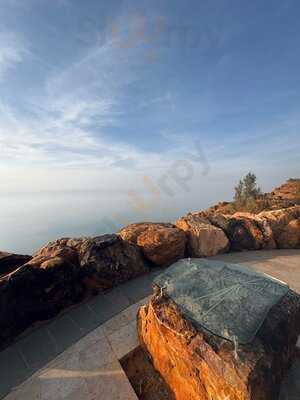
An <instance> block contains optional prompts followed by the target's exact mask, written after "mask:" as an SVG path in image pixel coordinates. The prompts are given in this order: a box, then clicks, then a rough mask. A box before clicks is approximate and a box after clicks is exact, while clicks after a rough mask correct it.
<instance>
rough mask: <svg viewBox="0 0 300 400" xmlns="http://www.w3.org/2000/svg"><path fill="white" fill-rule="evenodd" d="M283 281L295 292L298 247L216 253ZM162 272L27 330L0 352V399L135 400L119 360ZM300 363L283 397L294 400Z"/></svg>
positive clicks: (299, 287) (299, 285) (132, 342)
mask: <svg viewBox="0 0 300 400" xmlns="http://www.w3.org/2000/svg"><path fill="white" fill-rule="evenodd" d="M216 258H217V259H222V260H224V261H228V262H234V263H240V264H244V265H247V266H250V267H253V268H255V269H256V270H259V271H263V272H266V273H268V274H270V275H272V276H274V277H276V278H278V279H281V280H284V281H286V282H287V283H288V284H289V285H290V287H291V288H293V289H294V290H296V291H298V292H299V293H300V251H297V250H277V251H259V252H256V251H254V252H244V253H231V254H226V255H222V256H219V257H216ZM159 272H160V270H154V271H153V272H152V274H150V275H144V276H142V277H139V278H137V279H135V280H133V281H130V282H127V283H126V284H124V285H121V286H119V287H118V288H115V289H113V290H112V291H110V292H109V293H107V294H104V295H99V296H97V297H94V298H92V299H90V300H89V301H87V302H85V303H82V304H80V305H78V306H76V307H74V308H73V309H71V310H68V311H67V312H65V313H64V314H62V315H60V316H59V317H58V318H56V319H54V320H52V321H50V322H48V323H45V324H43V325H42V326H40V327H37V328H35V329H31V330H30V331H28V332H26V333H25V334H24V335H22V337H20V338H19V339H18V341H16V343H15V344H13V345H12V346H10V347H9V348H7V349H5V350H4V351H2V352H1V353H0V399H1V398H4V397H5V396H6V395H7V394H8V393H9V392H10V394H9V395H8V396H6V397H5V400H35V399H38V400H60V399H64V400H68V399H72V400H77V399H78V400H79V399H85V400H96V399H97V400H98V399H100V400H102V399H103V400H133V399H135V400H137V398H136V395H135V394H134V392H133V390H132V388H131V386H130V384H129V382H128V380H127V377H126V375H125V374H124V371H123V370H122V368H121V365H120V363H119V360H120V359H121V358H122V357H123V356H124V355H125V354H127V353H128V352H130V351H131V350H132V349H133V348H135V347H136V346H137V344H138V343H137V337H136V325H135V316H136V311H137V308H138V307H139V306H140V304H141V303H144V302H146V299H145V298H146V297H147V296H149V295H150V293H151V282H152V280H153V278H154V276H155V275H156V274H157V273H159ZM299 398H300V362H295V364H294V365H293V367H292V369H291V371H290V374H289V376H288V377H287V379H286V381H285V383H284V385H283V389H282V394H281V398H280V399H281V400H296V399H297V400H299Z"/></svg>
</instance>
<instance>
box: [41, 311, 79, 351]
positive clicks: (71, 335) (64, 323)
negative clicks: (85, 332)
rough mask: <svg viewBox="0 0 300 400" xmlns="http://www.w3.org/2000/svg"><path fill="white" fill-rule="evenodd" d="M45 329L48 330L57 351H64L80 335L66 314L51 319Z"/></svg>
mask: <svg viewBox="0 0 300 400" xmlns="http://www.w3.org/2000/svg"><path fill="white" fill-rule="evenodd" d="M47 329H48V330H49V332H50V335H51V338H52V339H53V342H54V344H55V350H56V351H57V352H61V351H64V350H65V349H67V348H68V347H69V346H71V345H72V344H73V343H75V342H77V340H79V339H80V338H81V337H82V332H81V330H80V329H79V328H78V326H76V325H75V323H74V321H73V320H72V319H71V318H70V317H69V316H68V314H65V315H63V316H62V317H59V318H57V319H55V320H53V321H52V322H51V323H50V324H49V325H48V326H47Z"/></svg>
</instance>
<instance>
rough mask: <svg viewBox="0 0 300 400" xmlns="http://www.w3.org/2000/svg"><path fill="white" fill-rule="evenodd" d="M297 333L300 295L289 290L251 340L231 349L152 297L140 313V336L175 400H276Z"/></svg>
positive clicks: (158, 297) (163, 300)
mask: <svg viewBox="0 0 300 400" xmlns="http://www.w3.org/2000/svg"><path fill="white" fill-rule="evenodd" d="M299 331H300V296H299V295H297V294H296V293H294V292H292V291H289V292H288V294H287V295H286V296H285V297H283V298H282V300H281V301H280V302H279V303H278V304H277V305H276V306H274V307H273V308H272V309H271V311H270V313H269V315H268V316H267V318H266V320H265V322H264V324H263V326H262V327H261V328H260V330H259V332H258V334H257V336H256V338H255V339H254V341H253V342H252V343H250V344H248V345H243V346H242V345H240V346H238V348H237V349H235V347H234V344H233V343H231V342H229V341H227V340H224V339H221V338H219V337H217V336H214V335H213V334H211V333H209V332H208V331H206V330H204V329H203V330H201V329H199V328H198V329H196V328H195V327H194V326H193V324H192V323H191V322H190V321H189V320H187V319H186V318H185V317H184V316H183V315H182V314H181V313H180V311H179V309H178V308H177V306H176V305H175V303H173V302H172V301H171V300H170V299H169V298H167V297H165V296H164V295H161V293H160V291H159V292H158V291H157V292H155V294H154V296H153V297H152V299H151V300H150V303H149V304H148V305H146V306H143V307H141V308H140V310H139V314H138V335H139V340H140V342H141V344H142V346H143V348H144V349H145V350H146V351H147V352H148V354H149V356H150V358H151V360H152V362H153V365H154V368H155V369H156V370H157V371H159V373H160V374H161V376H162V377H163V379H164V380H165V381H166V383H167V385H168V386H169V388H170V389H171V390H172V392H173V393H174V397H175V399H176V400H187V399H189V400H211V399H216V400H258V399H259V400H275V399H278V395H279V389H280V384H281V381H282V379H283V377H284V375H285V373H286V372H287V369H288V367H289V366H290V364H291V362H292V360H293V357H294V355H295V350H296V346H295V345H296V341H297V336H298V334H299Z"/></svg>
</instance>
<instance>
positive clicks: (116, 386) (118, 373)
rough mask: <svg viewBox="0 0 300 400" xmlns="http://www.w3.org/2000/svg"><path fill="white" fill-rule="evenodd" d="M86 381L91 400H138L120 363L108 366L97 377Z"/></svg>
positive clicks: (88, 378)
mask: <svg viewBox="0 0 300 400" xmlns="http://www.w3.org/2000/svg"><path fill="white" fill-rule="evenodd" d="M85 381H86V384H87V387H88V392H89V397H88V399H89V400H92V399H97V400H138V399H137V396H136V394H135V393H134V390H133V389H132V387H131V385H130V383H129V381H128V379H127V377H126V375H125V373H124V371H123V369H122V367H121V365H120V363H119V362H118V361H114V362H112V363H110V364H106V365H105V366H104V367H102V368H101V370H98V375H97V376H90V377H87V378H85Z"/></svg>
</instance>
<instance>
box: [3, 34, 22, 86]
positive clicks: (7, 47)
mask: <svg viewBox="0 0 300 400" xmlns="http://www.w3.org/2000/svg"><path fill="white" fill-rule="evenodd" d="M26 53H28V49H26V46H25V44H24V42H23V41H22V40H21V39H20V37H18V35H16V34H15V33H13V32H6V31H0V80H2V79H3V78H4V76H5V74H6V73H7V72H8V71H9V70H11V69H13V68H14V67H15V66H16V65H17V64H19V63H21V62H22V60H23V57H24V56H25V54H26Z"/></svg>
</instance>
